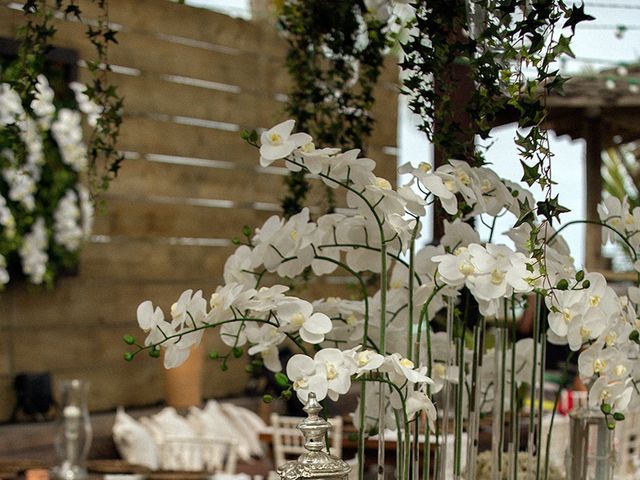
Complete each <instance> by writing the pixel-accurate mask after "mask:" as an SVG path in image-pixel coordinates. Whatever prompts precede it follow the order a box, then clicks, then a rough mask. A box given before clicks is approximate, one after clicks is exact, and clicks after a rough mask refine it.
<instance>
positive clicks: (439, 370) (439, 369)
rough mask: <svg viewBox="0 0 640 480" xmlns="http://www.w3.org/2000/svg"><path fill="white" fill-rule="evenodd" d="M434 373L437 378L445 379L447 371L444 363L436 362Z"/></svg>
mask: <svg viewBox="0 0 640 480" xmlns="http://www.w3.org/2000/svg"><path fill="white" fill-rule="evenodd" d="M433 373H434V375H435V376H436V377H444V375H445V373H447V369H446V367H445V366H444V363H442V362H436V363H434V364H433Z"/></svg>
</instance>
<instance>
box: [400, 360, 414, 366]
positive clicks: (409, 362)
mask: <svg viewBox="0 0 640 480" xmlns="http://www.w3.org/2000/svg"><path fill="white" fill-rule="evenodd" d="M400 365H402V366H403V367H404V368H413V367H414V366H415V365H414V364H413V362H412V361H411V360H409V359H408V358H403V359H402V360H400Z"/></svg>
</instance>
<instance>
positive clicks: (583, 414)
mask: <svg viewBox="0 0 640 480" xmlns="http://www.w3.org/2000/svg"><path fill="white" fill-rule="evenodd" d="M569 431H570V437H569V447H568V449H567V454H566V460H567V461H566V467H567V480H612V479H613V470H614V467H615V450H614V445H613V439H614V432H613V430H610V429H609V428H608V426H607V419H606V418H605V416H604V415H603V414H602V412H600V411H599V410H595V409H589V408H587V407H584V408H579V409H577V410H574V411H573V412H571V418H570V421H569Z"/></svg>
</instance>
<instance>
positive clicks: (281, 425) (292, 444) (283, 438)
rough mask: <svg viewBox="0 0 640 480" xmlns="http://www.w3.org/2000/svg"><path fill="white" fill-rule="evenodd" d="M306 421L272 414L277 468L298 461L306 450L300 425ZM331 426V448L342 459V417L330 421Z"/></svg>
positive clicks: (274, 454) (333, 453)
mask: <svg viewBox="0 0 640 480" xmlns="http://www.w3.org/2000/svg"><path fill="white" fill-rule="evenodd" d="M302 420H304V418H303V417H287V416H283V415H278V414H277V413H272V414H271V428H272V429H273V432H272V435H273V456H274V464H275V467H276V468H278V467H280V466H281V465H284V464H285V463H286V462H287V461H288V460H294V459H297V458H298V456H300V454H301V453H304V452H305V451H306V450H305V448H304V437H303V436H302V433H301V432H300V430H298V424H300V422H302ZM328 421H329V423H330V424H331V428H330V429H329V440H330V447H329V451H330V453H331V454H332V455H335V456H336V457H340V456H341V455H342V417H333V418H329V419H328Z"/></svg>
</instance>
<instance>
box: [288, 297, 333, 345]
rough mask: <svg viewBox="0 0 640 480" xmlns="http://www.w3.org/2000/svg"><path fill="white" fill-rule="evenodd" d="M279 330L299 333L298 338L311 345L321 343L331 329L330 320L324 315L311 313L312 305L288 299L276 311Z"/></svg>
mask: <svg viewBox="0 0 640 480" xmlns="http://www.w3.org/2000/svg"><path fill="white" fill-rule="evenodd" d="M276 315H277V317H278V320H279V321H280V329H281V330H282V331H284V332H295V331H298V332H299V333H300V337H301V338H302V339H303V340H304V341H305V342H309V343H312V344H316V343H321V342H323V341H324V337H325V335H326V334H327V333H329V332H330V331H331V329H332V323H331V319H330V318H329V317H327V316H326V315H325V314H324V313H320V312H316V313H313V305H311V304H310V303H309V302H307V301H305V300H301V299H299V298H295V297H290V298H288V299H287V301H283V302H282V303H281V304H280V305H279V306H278V308H277V310H276Z"/></svg>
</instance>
